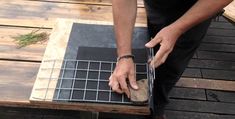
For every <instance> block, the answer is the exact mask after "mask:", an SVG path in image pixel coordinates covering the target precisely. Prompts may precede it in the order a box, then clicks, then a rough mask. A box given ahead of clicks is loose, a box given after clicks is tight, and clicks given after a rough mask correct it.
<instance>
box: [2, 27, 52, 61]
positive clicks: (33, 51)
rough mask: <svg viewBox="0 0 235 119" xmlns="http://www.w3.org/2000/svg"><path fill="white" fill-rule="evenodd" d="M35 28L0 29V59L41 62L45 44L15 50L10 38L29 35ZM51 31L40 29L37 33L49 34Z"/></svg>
mask: <svg viewBox="0 0 235 119" xmlns="http://www.w3.org/2000/svg"><path fill="white" fill-rule="evenodd" d="M34 30H37V28H19V27H7V26H3V27H0V59H6V60H27V61H38V62H39V61H41V60H42V56H43V53H44V51H45V47H46V44H47V42H43V43H38V44H33V45H30V46H27V47H23V48H20V49H19V48H17V44H16V42H15V41H14V39H13V38H12V37H14V36H17V35H23V34H27V33H30V32H32V31H34ZM50 31H51V30H45V29H41V30H40V31H39V32H47V33H50Z"/></svg>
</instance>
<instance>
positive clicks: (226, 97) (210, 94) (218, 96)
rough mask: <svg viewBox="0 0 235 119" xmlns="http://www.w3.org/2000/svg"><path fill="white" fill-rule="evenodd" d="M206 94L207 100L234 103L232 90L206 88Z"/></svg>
mask: <svg viewBox="0 0 235 119" xmlns="http://www.w3.org/2000/svg"><path fill="white" fill-rule="evenodd" d="M206 94H207V98H208V100H209V101H217V102H227V103H235V93H234V92H229V91H215V90H207V91H206Z"/></svg>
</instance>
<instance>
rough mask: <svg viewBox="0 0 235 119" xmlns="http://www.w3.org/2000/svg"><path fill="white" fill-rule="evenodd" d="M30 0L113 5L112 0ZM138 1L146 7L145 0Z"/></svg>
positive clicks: (140, 5) (141, 5)
mask: <svg viewBox="0 0 235 119" xmlns="http://www.w3.org/2000/svg"><path fill="white" fill-rule="evenodd" d="M29 1H44V2H66V3H69V4H98V5H112V0H29ZM137 3H138V7H144V3H143V0H137Z"/></svg>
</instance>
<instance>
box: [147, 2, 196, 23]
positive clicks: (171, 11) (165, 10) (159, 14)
mask: <svg viewBox="0 0 235 119" xmlns="http://www.w3.org/2000/svg"><path fill="white" fill-rule="evenodd" d="M144 1H145V7H146V10H147V14H148V18H149V20H150V21H151V22H155V21H156V19H158V22H163V21H164V22H166V24H170V23H172V22H173V21H175V20H176V19H178V18H179V17H180V16H182V15H183V14H184V13H185V12H186V11H188V10H189V9H190V8H191V7H192V6H193V5H194V4H195V3H196V2H197V0H144Z"/></svg>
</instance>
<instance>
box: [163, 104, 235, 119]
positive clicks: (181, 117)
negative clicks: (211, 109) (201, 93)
mask: <svg viewBox="0 0 235 119" xmlns="http://www.w3.org/2000/svg"><path fill="white" fill-rule="evenodd" d="M205 107H206V105H205ZM216 108H217V107H216ZM166 116H167V119H234V118H235V116H234V115H223V114H214V113H205V112H202V113H200V112H190V111H173V110H166Z"/></svg>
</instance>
